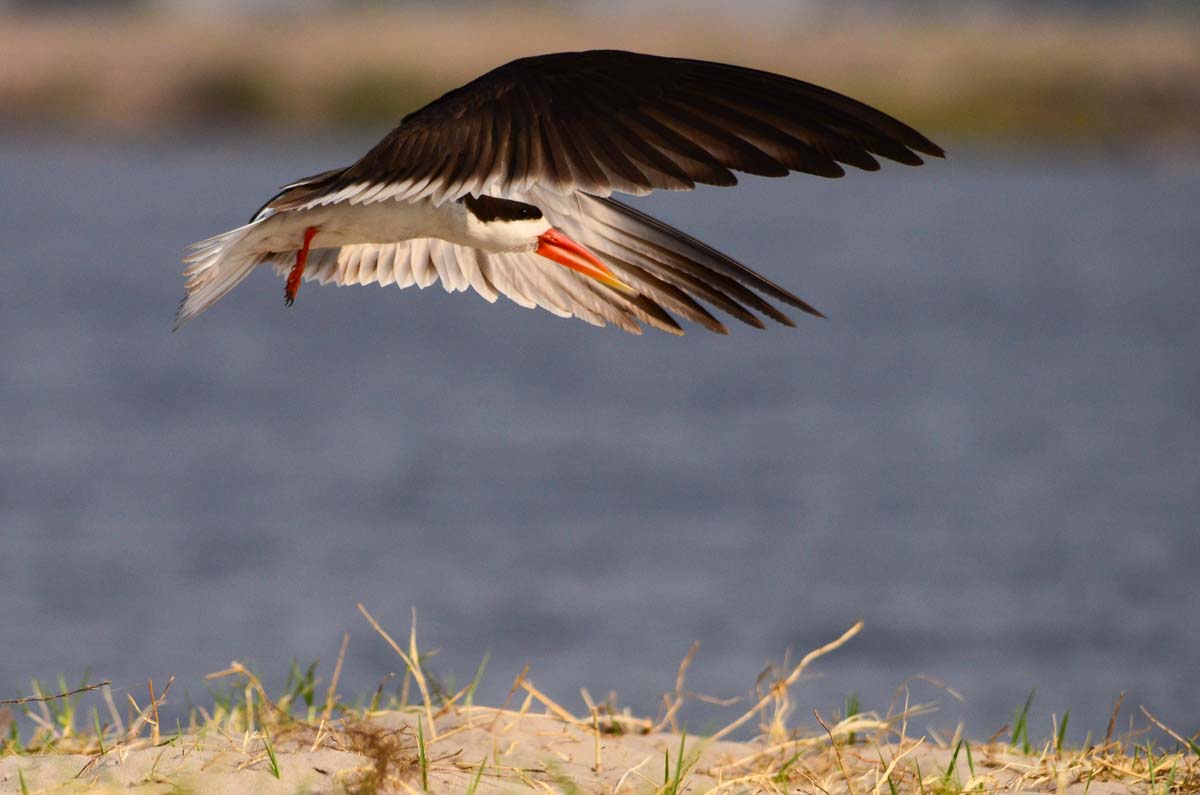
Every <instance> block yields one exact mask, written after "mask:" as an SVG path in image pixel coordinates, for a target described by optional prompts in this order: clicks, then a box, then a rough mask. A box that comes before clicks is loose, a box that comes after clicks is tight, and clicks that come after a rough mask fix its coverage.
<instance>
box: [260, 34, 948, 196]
mask: <svg viewBox="0 0 1200 795" xmlns="http://www.w3.org/2000/svg"><path fill="white" fill-rule="evenodd" d="M917 152H920V153H924V154H927V155H934V156H939V157H940V156H941V155H942V150H941V149H940V148H939V147H938V146H937V145H936V144H934V143H933V142H931V141H930V140H929V139H927V138H925V137H924V136H923V135H921V134H920V133H918V132H917V131H916V130H913V129H912V128H911V127H908V126H907V125H905V124H902V123H901V122H899V121H897V120H896V119H893V118H892V117H891V116H888V115H886V114H884V113H881V112H880V111H877V110H875V109H874V108H871V107H869V106H867V105H864V104H863V103H861V102H858V101H856V100H853V99H850V98H849V97H845V96H843V95H841V94H838V93H836V92H833V91H829V90H828V89H824V88H821V87H819V86H815V85H812V84H811V83H805V82H802V81H799V80H793V79H791V78H789V77H783V76H781V75H776V74H771V73H769V72H762V71H758V70H755V69H746V68H743V67H739V66H729V65H725V64H717V63H710V62H707V61H695V60H689V59H684V58H663V57H659V56H653V55H641V54H638V53H631V52H622V51H619V50H595V51H590V52H577V53H557V54H553V55H539V56H535V57H532V58H522V59H520V60H517V61H513V62H512V63H509V64H505V65H504V66H501V67H499V68H497V69H493V70H492V71H491V72H488V73H487V74H485V75H483V76H482V77H479V78H477V79H475V80H473V81H471V82H470V83H468V84H466V85H465V86H463V87H461V88H457V89H455V90H453V91H451V92H449V93H448V94H446V95H444V96H442V97H441V98H439V99H437V100H434V101H433V102H431V103H430V104H428V105H426V106H425V107H424V108H421V109H420V110H418V111H415V112H413V113H410V114H409V115H408V116H406V117H405V118H404V120H403V121H402V122H401V123H400V126H398V127H397V128H396V129H394V130H392V132H390V133H388V135H387V136H386V137H385V138H384V139H383V140H382V141H380V142H379V143H378V144H377V145H376V146H375V147H374V148H373V149H372V150H371V151H370V152H368V153H367V154H366V155H365V156H364V157H363V158H362V159H361V160H359V161H358V162H357V163H355V164H354V165H352V166H350V167H349V168H347V169H346V170H345V171H343V172H342V173H341V174H340V175H338V176H336V177H333V178H326V179H322V180H318V181H315V182H313V183H310V184H309V185H301V186H298V187H297V188H295V189H294V190H292V191H289V192H288V193H287V194H286V195H285V196H283V197H281V199H280V200H279V202H278V206H279V207H280V209H286V208H288V207H296V206H302V205H304V204H312V203H332V202H339V201H351V202H366V201H377V200H380V199H384V198H403V199H417V198H423V197H430V198H432V199H433V200H434V201H435V202H442V201H445V200H447V199H456V198H458V197H460V196H462V195H464V194H467V193H472V194H476V195H478V194H489V195H493V196H505V195H509V194H511V193H522V192H525V191H528V190H529V189H531V188H535V187H540V188H546V189H549V190H553V191H555V192H558V193H569V192H572V191H577V190H578V191H583V192H586V193H590V194H593V195H597V196H607V195H609V194H610V193H612V192H614V191H621V192H625V193H633V194H644V193H648V192H650V191H651V190H654V189H659V188H665V189H669V190H681V189H689V188H692V187H694V186H695V184H696V183H698V182H700V183H707V184H711V185H733V184H735V183H736V182H737V180H736V178H735V177H734V175H733V174H732V173H731V172H733V171H744V172H747V173H751V174H761V175H764V176H783V175H785V174H787V173H788V172H789V171H803V172H807V173H810V174H818V175H820V176H825V177H836V176H841V175H842V174H843V173H844V172H843V170H842V167H841V165H839V164H840V163H844V164H847V165H852V166H856V167H858V168H862V169H868V170H874V169H877V168H879V163H878V161H876V159H875V157H874V156H875V155H878V156H881V157H885V158H888V159H891V160H896V161H899V162H901V163H906V164H908V165H919V164H920V163H921V159H920V157H918V156H917V154H916V153H917Z"/></svg>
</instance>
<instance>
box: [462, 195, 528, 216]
mask: <svg viewBox="0 0 1200 795" xmlns="http://www.w3.org/2000/svg"><path fill="white" fill-rule="evenodd" d="M462 203H463V204H464V205H466V208H467V209H468V210H470V211H471V215H473V216H475V217H476V218H478V219H479V220H480V221H483V222H484V223H488V222H490V221H536V220H538V219H539V218H541V217H542V211H541V210H539V209H538V208H537V207H534V206H533V205H532V204H525V203H524V202H515V201H513V200H512V199H497V198H496V197H494V196H471V195H467V196H464V197H463V198H462Z"/></svg>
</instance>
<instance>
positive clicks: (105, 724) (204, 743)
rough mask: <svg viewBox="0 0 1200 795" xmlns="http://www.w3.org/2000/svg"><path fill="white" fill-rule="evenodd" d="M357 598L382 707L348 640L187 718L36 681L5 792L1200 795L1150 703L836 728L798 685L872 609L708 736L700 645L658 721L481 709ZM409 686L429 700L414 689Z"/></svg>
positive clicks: (11, 739) (878, 719) (531, 694)
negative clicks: (1032, 727) (394, 669)
mask: <svg viewBox="0 0 1200 795" xmlns="http://www.w3.org/2000/svg"><path fill="white" fill-rule="evenodd" d="M360 609H362V612H363V614H364V616H365V617H366V618H367V620H368V621H369V622H370V623H371V625H372V626H373V627H374V628H375V629H376V631H377V632H378V633H379V635H380V636H381V637H382V638H383V639H384V641H385V642H387V643H388V644H389V645H390V646H391V647H392V648H393V649H394V650H395V651H396V652H397V654H398V655H399V656H400V657H401V658H402V661H403V663H404V665H405V670H406V674H405V679H404V681H403V683H402V685H401V687H400V688H399V689H398V693H397V694H396V695H395V696H393V697H391V698H390V699H388V700H387V701H382V700H381V699H380V697H379V694H377V695H376V698H375V699H372V702H371V703H369V704H366V705H360V706H351V705H347V704H345V703H343V702H342V699H341V697H340V696H339V694H338V687H339V676H340V672H341V668H342V662H343V658H344V655H345V650H346V645H345V643H343V645H342V649H341V653H340V654H339V658H338V662H337V665H336V666H335V668H334V672H333V675H332V677H331V679H330V681H329V683H328V684H327V685H324V686H321V682H320V681H319V680H318V679H317V677H316V669H315V665H314V666H312V667H310V668H308V669H307V670H300V669H295V670H294V671H293V676H292V677H291V679H290V681H289V683H288V685H287V688H286V689H285V692H284V693H283V694H282V695H281V696H279V697H277V698H275V699H272V698H271V697H269V696H268V694H267V692H266V690H265V689H264V688H263V686H262V683H261V682H260V681H259V679H258V677H257V676H256V675H255V674H254V673H253V672H251V671H249V670H248V669H246V668H245V667H244V666H242V665H240V664H238V663H234V664H232V665H231V666H230V667H229V668H228V669H226V670H223V671H218V672H216V673H214V674H211V675H210V677H209V678H210V679H212V680H215V681H220V682H225V683H227V684H228V685H229V686H228V687H227V689H226V690H225V691H223V692H221V693H218V694H217V695H216V696H215V698H214V704H213V706H212V707H211V709H209V708H196V709H194V710H193V711H192V713H191V715H190V717H189V720H188V724H187V726H182V725H179V726H176V727H175V728H174V729H173V730H171V729H168V728H167V727H163V726H160V725H159V719H158V709H159V707H160V706H161V705H162V704H163V703H164V702H165V700H166V698H167V697H168V693H169V691H170V683H167V686H166V687H164V688H162V689H161V691H156V690H155V689H154V685H153V684H152V683H151V684H149V686H148V690H147V694H146V699H145V701H144V702H143V703H139V702H138V701H137V700H135V699H134V698H133V697H128V700H129V704H127V705H126V717H122V714H121V709H119V708H118V705H117V704H116V703H115V702H114V700H113V698H112V695H111V692H110V691H109V689H108V687H107V683H105V684H102V685H94V686H91V687H86V688H82V689H79V688H77V689H76V690H75V691H74V692H66V690H67V689H66V688H65V687H64V688H63V690H64V692H63V693H62V694H54V695H51V696H46V695H43V694H41V693H40V692H38V693H35V695H33V696H30V697H26V698H25V699H22V700H19V701H10V702H5V703H6V706H4V707H0V709H4V710H8V709H11V708H16V709H18V710H20V711H23V712H24V713H25V715H26V716H27V719H28V720H29V721H31V722H32V723H33V724H34V730H33V732H32V735H31V736H30V737H28V738H27V739H23V738H22V736H21V732H20V730H19V729H17V727H16V723H12V724H11V726H10V727H9V728H8V729H5V728H4V726H3V724H4V723H5V715H4V714H3V713H0V730H3V731H4V734H5V735H7V739H6V740H5V741H4V745H3V749H2V752H0V791H4V792H9V791H11V792H44V791H50V790H53V791H56V792H57V791H89V792H92V791H110V790H111V791H114V792H115V791H118V790H120V791H128V790H130V789H134V790H138V791H146V792H159V791H162V792H166V791H179V790H181V789H182V790H185V791H194V792H248V791H254V792H264V793H271V792H298V791H309V792H346V793H374V792H385V791H386V792H471V793H481V794H482V793H496V792H571V793H655V794H656V795H678V794H679V793H683V792H694V793H699V792H713V793H718V792H722V793H742V792H746V793H749V792H764V793H784V792H812V793H818V792H820V793H826V795H840V794H841V793H846V795H895V794H896V793H902V792H903V793H928V794H929V795H950V794H951V793H959V792H985V793H990V792H1055V793H1097V795H1103V793H1117V792H1139V793H1162V795H1183V794H1184V793H1196V792H1200V746H1197V744H1196V742H1195V739H1194V738H1193V739H1189V738H1186V737H1183V736H1181V735H1179V734H1178V733H1176V732H1174V731H1173V730H1171V729H1170V728H1168V727H1166V726H1163V725H1162V724H1161V723H1159V722H1158V721H1157V720H1156V719H1155V718H1154V717H1153V716H1152V715H1150V714H1149V713H1145V717H1146V718H1147V720H1149V721H1150V723H1149V724H1148V725H1147V728H1146V729H1143V730H1140V731H1137V732H1133V733H1131V734H1129V735H1127V736H1124V737H1114V736H1113V735H1112V726H1113V725H1115V722H1116V712H1115V711H1114V721H1113V724H1112V725H1110V727H1109V736H1107V737H1105V738H1104V740H1103V741H1099V742H1095V743H1092V742H1088V743H1085V745H1084V746H1083V747H1080V748H1073V749H1069V748H1065V747H1062V741H1061V737H1060V738H1059V739H1057V740H1056V739H1051V740H1049V741H1047V742H1045V743H1044V744H1042V745H1041V746H1029V745H1028V744H1027V738H1028V732H1027V730H1026V731H1024V734H1023V736H1022V730H1021V728H1019V726H1020V724H1023V721H1024V718H1023V715H1018V717H1017V721H1016V723H1017V726H1015V727H1014V728H1013V729H1011V730H1010V735H1011V737H1012V742H1010V743H1004V742H1000V741H998V739H997V738H992V740H990V741H988V742H984V743H970V742H968V741H967V740H966V739H964V738H962V737H960V736H955V737H953V738H950V739H948V740H943V739H939V738H936V737H926V736H921V737H918V736H914V735H913V734H912V733H911V732H910V729H909V722H910V719H911V718H913V717H914V716H916V715H919V714H922V713H923V712H924V711H925V710H926V709H927V706H926V705H916V706H913V705H909V704H908V703H907V695H904V696H903V697H902V699H903V703H902V704H901V705H899V706H898V705H896V704H894V705H893V706H892V708H890V709H889V711H888V712H887V713H886V714H883V715H880V714H877V713H870V712H867V713H859V712H857V710H856V709H848V710H847V714H845V715H841V716H830V717H828V718H827V717H825V716H821V715H819V714H817V713H816V712H815V711H814V712H813V718H814V720H815V726H817V727H819V729H807V728H803V727H799V726H796V725H795V723H794V722H793V720H792V719H793V718H794V717H795V716H794V711H795V708H796V705H795V704H794V702H793V701H792V699H791V697H790V690H791V687H792V685H794V684H795V683H796V681H797V680H799V679H800V678H801V677H802V676H803V675H804V674H805V672H806V671H807V670H808V669H809V666H810V665H811V664H813V663H814V662H816V661H817V660H818V659H819V658H821V657H822V656H824V655H826V654H829V653H832V652H834V651H836V650H837V649H838V648H840V647H841V646H842V645H843V644H845V643H846V642H848V641H850V640H851V639H852V638H853V637H854V635H856V634H857V633H858V631H859V630H860V629H861V624H858V625H855V626H854V627H851V628H850V629H849V630H847V631H846V632H845V633H844V634H843V635H842V636H841V637H839V638H837V639H834V640H832V641H831V642H830V643H829V644H827V645H826V646H824V647H822V648H820V649H817V650H815V651H813V652H810V653H809V654H807V655H805V656H804V657H803V658H802V659H801V660H800V662H799V663H797V664H796V665H794V666H790V667H789V668H787V669H786V670H779V671H776V672H775V673H774V675H773V676H772V677H768V679H767V680H766V681H764V682H763V683H761V684H760V688H759V691H760V692H759V696H760V698H759V699H758V700H757V701H756V702H755V703H754V704H753V705H752V706H750V708H749V709H744V708H743V707H738V708H737V709H736V710H735V714H737V717H736V718H734V719H733V720H732V721H731V722H730V723H729V724H728V725H727V726H726V727H725V728H723V729H721V730H720V731H717V732H715V733H714V734H713V735H711V736H709V737H702V738H697V737H691V736H689V735H687V734H686V732H683V731H681V730H680V728H679V727H678V725H677V724H676V723H675V716H676V715H677V713H678V710H679V705H680V704H681V703H682V702H683V700H684V699H685V698H688V697H689V696H690V694H689V693H688V692H687V690H686V689H685V677H686V673H687V669H688V666H689V664H690V663H691V660H692V656H693V654H694V651H695V649H693V650H692V652H690V653H689V655H688V656H687V657H686V658H685V660H684V662H683V663H682V664H681V665H680V669H679V672H678V675H677V679H676V684H675V689H674V690H673V691H672V692H671V693H668V694H666V695H665V696H664V700H663V709H662V713H661V714H660V716H659V717H658V718H657V719H656V720H651V719H646V718H639V717H636V716H633V715H631V714H629V712H628V711H627V710H620V709H618V708H617V707H616V706H615V705H613V704H597V703H595V701H594V700H593V699H592V698H591V697H590V696H589V695H588V694H587V692H586V691H583V692H582V697H583V704H582V706H583V709H584V710H585V711H580V712H576V711H573V709H572V707H570V706H569V705H563V704H559V703H556V702H555V701H553V700H552V699H551V698H549V697H548V696H546V695H545V694H544V693H542V691H540V690H539V689H538V688H537V687H536V686H534V684H533V683H532V682H531V681H530V680H529V678H528V676H527V671H523V672H522V673H521V674H520V675H519V676H518V677H517V678H516V680H515V681H514V683H513V686H512V689H511V691H510V694H509V699H508V700H507V701H506V702H505V703H504V704H503V705H501V706H500V707H498V708H493V707H481V706H475V705H473V704H472V703H471V701H472V695H473V691H474V685H475V684H476V683H477V681H475V682H472V683H471V684H469V685H468V686H467V687H465V688H463V689H462V690H459V691H457V692H455V693H443V691H442V689H441V688H439V687H436V686H434V685H433V683H432V682H431V681H430V679H429V677H428V674H427V673H426V672H425V671H424V670H423V666H422V665H421V662H420V661H421V660H422V657H421V654H420V649H419V648H418V646H417V639H416V622H415V616H414V622H413V627H412V630H411V631H410V634H409V637H408V643H407V644H406V646H401V645H400V644H399V643H397V642H396V641H395V640H393V639H392V638H391V636H390V635H389V634H388V633H387V632H386V630H385V629H384V628H383V627H381V626H380V625H379V624H378V623H377V622H376V621H375V619H374V618H373V617H372V616H371V615H370V614H369V613H368V612H367V611H366V610H365V609H363V608H361V606H360ZM35 689H36V690H39V691H40V688H39V687H36V686H35ZM899 692H901V693H904V694H906V693H907V690H906V689H904V688H902V689H901V691H899ZM439 693H442V695H438V694H439ZM410 694H411V695H413V696H415V697H416V698H417V699H418V701H417V702H416V703H409V696H410ZM88 698H91V699H93V700H95V701H96V702H98V703H97V704H96V706H94V707H93V709H92V711H91V713H90V715H88V714H85V713H84V712H83V710H82V703H83V702H82V701H81V699H88ZM898 700H900V699H898ZM1119 708H1120V705H1119V704H1118V709H1119ZM102 714H103V716H104V717H101V715H102ZM89 718H90V719H89ZM9 719H10V720H11V715H10V717H9ZM79 724H82V725H83V728H80V725H79ZM747 726H752V727H754V728H755V729H756V731H757V737H756V738H755V739H753V740H750V741H731V740H729V739H727V738H728V737H729V736H730V735H731V734H733V733H735V732H738V731H739V730H743V729H744V727H747ZM1151 731H1153V732H1155V734H1154V736H1151ZM1160 742H1165V743H1167V747H1162V746H1161V745H1159V743H1160ZM64 788H65V789H64Z"/></svg>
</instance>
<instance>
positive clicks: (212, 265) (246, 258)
mask: <svg viewBox="0 0 1200 795" xmlns="http://www.w3.org/2000/svg"><path fill="white" fill-rule="evenodd" d="M260 223H261V221H255V222H254V223H249V224H246V225H245V226H240V227H238V228H237V229H231V230H230V231H228V232H223V233H221V234H219V235H216V236H215V237H210V238H208V239H207V240H201V241H200V242H199V243H193V244H192V245H190V246H188V254H187V256H185V257H184V258H183V261H184V262H186V263H188V267H187V268H186V269H185V270H184V272H183V275H184V276H187V277H188V280H187V295H186V296H185V297H184V299H183V302H182V303H180V305H179V311H177V312H176V313H175V330H178V329H179V328H181V327H182V326H183V325H184V324H185V323H187V322H188V321H189V320H191V319H192V318H194V317H196V316H197V315H199V314H200V313H201V312H203V311H204V310H206V309H208V308H209V307H210V306H212V305H213V304H215V303H216V302H217V301H218V300H220V299H221V297H222V296H224V295H225V293H227V292H229V291H230V290H232V289H233V288H234V287H236V286H237V285H238V282H240V281H241V280H242V279H245V278H246V277H247V276H249V275H250V271H252V270H254V266H255V265H259V264H261V263H262V262H263V261H264V260H263V256H262V254H260V253H257V252H255V250H254V246H253V245H244V244H245V243H246V242H247V237H249V236H250V232H251V231H254V230H255V227H257V226H258V225H259V224H260Z"/></svg>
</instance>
